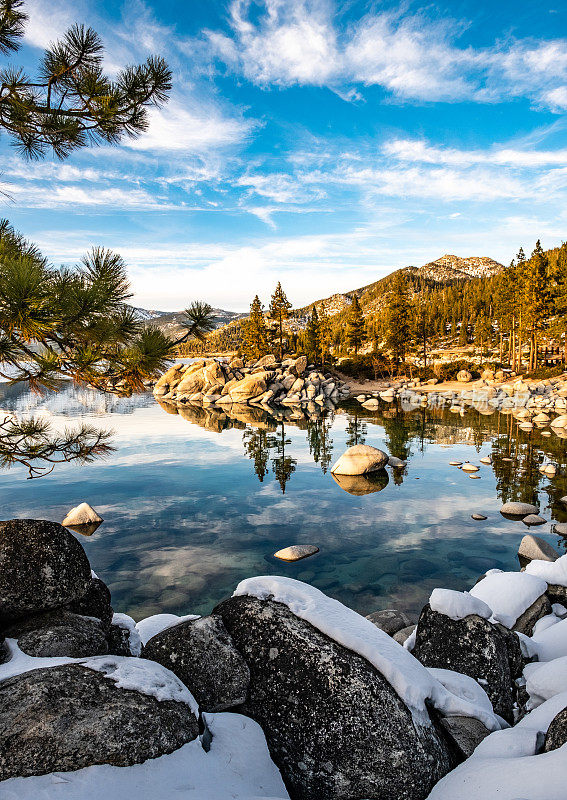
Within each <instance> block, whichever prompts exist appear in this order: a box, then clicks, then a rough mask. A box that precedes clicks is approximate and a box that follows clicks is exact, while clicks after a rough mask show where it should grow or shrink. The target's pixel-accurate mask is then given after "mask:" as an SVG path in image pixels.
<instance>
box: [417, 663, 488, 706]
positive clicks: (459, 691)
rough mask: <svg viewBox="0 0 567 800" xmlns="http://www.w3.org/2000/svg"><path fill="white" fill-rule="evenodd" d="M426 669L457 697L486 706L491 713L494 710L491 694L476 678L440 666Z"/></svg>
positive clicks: (476, 704)
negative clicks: (489, 694) (487, 692)
mask: <svg viewBox="0 0 567 800" xmlns="http://www.w3.org/2000/svg"><path fill="white" fill-rule="evenodd" d="M426 669H427V671H428V672H429V673H431V675H433V677H434V678H435V679H436V680H438V681H439V683H442V684H443V686H444V687H445V688H446V689H447V690H448V691H449V692H451V694H456V695H457V697H461V698H462V699H463V700H466V701H467V702H468V703H472V705H475V706H478V707H479V708H484V709H485V710H486V711H488V712H490V713H492V712H493V708H492V703H491V702H490V698H489V696H488V695H487V694H486V692H485V691H484V689H483V688H482V686H481V685H480V684H478V683H477V682H476V681H475V679H474V678H471V677H469V676H468V675H463V674H462V673H460V672H455V671H454V670H452V669H440V668H438V667H426Z"/></svg>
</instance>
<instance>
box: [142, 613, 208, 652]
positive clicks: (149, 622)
mask: <svg viewBox="0 0 567 800" xmlns="http://www.w3.org/2000/svg"><path fill="white" fill-rule="evenodd" d="M190 619H199V616H198V614H186V615H185V616H183V617H180V616H178V615H177V614H152V615H151V616H150V617H145V618H144V619H141V620H140V621H139V622H137V623H136V629H137V631H138V635H139V636H140V640H141V642H142V644H144V645H145V644H146V643H147V642H149V640H150V639H151V638H152V636H157V634H158V633H161V632H162V631H164V630H166V628H171V627H172V626H173V625H179V623H180V622H187V621H188V620H190Z"/></svg>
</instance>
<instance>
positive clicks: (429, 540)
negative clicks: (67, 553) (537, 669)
mask: <svg viewBox="0 0 567 800" xmlns="http://www.w3.org/2000/svg"><path fill="white" fill-rule="evenodd" d="M0 406H1V407H2V408H3V409H10V410H17V411H19V412H22V413H42V414H48V415H49V416H50V417H51V418H52V420H53V423H54V425H56V426H59V427H62V426H64V425H73V424H76V423H78V422H81V421H88V422H91V423H93V424H95V425H97V426H99V427H102V428H111V429H113V430H114V436H113V445H114V447H115V448H116V449H115V451H114V452H113V453H111V454H110V456H109V457H107V458H105V459H104V460H97V461H95V462H94V463H91V464H87V465H83V466H79V465H76V464H62V465H58V466H56V468H55V470H54V471H53V473H51V474H50V475H48V476H46V477H43V478H38V479H34V480H26V476H27V472H26V470H25V469H24V468H23V467H14V468H13V469H10V470H3V471H1V472H0V508H1V509H2V511H1V516H2V518H3V519H10V518H13V517H37V518H45V519H51V520H55V521H58V522H59V521H61V520H62V519H63V517H64V516H65V514H66V513H67V511H68V510H69V509H70V508H71V507H72V506H75V505H77V504H78V503H80V502H82V501H87V502H89V503H90V504H91V505H92V506H93V507H94V508H95V509H96V510H97V511H98V512H99V513H100V514H101V516H102V517H103V518H104V520H105V521H104V523H103V524H102V525H101V526H100V527H99V528H98V530H97V531H96V532H95V533H94V534H93V535H92V536H90V537H82V536H79V537H78V538H79V539H80V541H81V543H82V544H83V546H84V547H85V549H86V551H87V554H88V556H89V559H90V561H91V565H92V567H93V569H94V570H95V572H96V573H97V574H98V575H99V576H100V577H101V578H102V579H103V580H104V581H105V582H106V583H107V584H108V586H109V587H110V589H111V592H112V600H113V606H114V608H115V610H117V611H122V612H126V613H128V614H131V615H132V616H133V617H134V618H135V619H136V620H138V619H141V618H142V617H144V616H147V615H149V614H154V613H158V612H162V611H164V612H173V613H206V612H208V611H210V610H211V608H212V607H213V606H214V605H215V604H216V603H217V602H219V601H220V600H221V599H222V598H223V597H225V596H227V595H229V594H231V593H232V591H233V590H234V588H235V586H236V584H237V583H238V582H239V581H240V580H242V579H243V578H246V577H250V576H253V575H260V574H279V575H288V576H291V577H294V578H298V579H299V580H302V581H306V582H308V583H311V584H313V585H314V586H316V587H318V588H319V589H321V590H322V591H324V592H326V593H327V594H329V595H331V596H333V597H335V598H337V599H338V600H341V601H342V602H344V603H346V605H348V606H350V607H351V608H354V609H356V610H357V611H359V612H361V613H363V614H368V613H370V612H371V611H375V610H377V609H381V608H387V607H391V606H394V607H398V608H401V609H404V610H407V611H410V612H416V611H418V610H419V609H420V608H421V606H422V605H423V604H424V603H425V602H426V601H427V598H428V596H429V594H430V592H431V590H432V589H433V588H434V587H436V586H444V587H448V588H454V589H461V590H463V589H468V588H470V586H471V584H472V583H473V582H474V581H475V580H476V578H477V577H478V576H479V575H480V574H482V573H483V572H484V571H485V570H487V569H489V568H492V567H499V568H501V569H517V567H518V565H517V557H516V553H517V549H518V545H519V543H520V540H521V538H522V536H523V535H524V534H525V533H526V532H527V531H528V529H527V528H526V526H525V525H524V524H523V523H521V522H517V521H510V520H507V519H505V518H503V517H502V516H501V515H500V513H499V508H500V506H501V504H502V503H503V502H505V501H507V500H524V501H527V502H534V501H536V500H537V501H538V502H539V504H540V510H541V513H542V514H543V516H545V517H546V519H547V520H548V523H547V524H546V525H544V526H541V527H538V528H537V529H534V528H532V529H531V532H532V533H536V534H537V535H539V536H543V537H544V538H545V539H547V540H548V541H549V542H550V543H551V544H553V545H554V546H555V547H557V549H559V551H560V552H562V553H563V552H565V540H564V539H562V538H561V537H558V536H557V535H555V534H554V533H553V530H552V525H550V523H553V521H557V522H558V521H563V522H564V521H567V512H566V511H565V509H562V508H561V507H560V505H559V504H558V502H557V501H558V499H559V497H561V496H563V495H566V494H567V475H566V474H565V466H564V465H565V453H566V449H567V440H565V439H560V438H558V437H557V436H556V435H555V434H552V436H550V437H547V438H546V437H544V436H542V432H541V431H540V430H538V429H537V428H534V431H533V432H531V433H526V432H524V431H521V430H518V428H517V423H516V421H515V420H514V419H513V418H512V417H510V416H504V415H501V414H498V413H495V414H492V415H490V416H486V415H482V414H480V413H479V412H478V411H469V412H467V413H466V414H465V415H464V416H461V415H458V414H452V413H450V412H449V411H447V410H440V409H416V410H414V411H412V412H403V411H402V410H401V409H400V408H398V407H397V406H396V405H393V404H387V403H383V404H381V407H380V409H379V410H378V411H376V412H367V411H364V409H361V408H360V406H359V405H358V403H355V402H349V403H347V404H344V405H343V406H341V407H339V408H338V409H336V410H335V411H334V412H330V413H329V414H328V415H327V416H326V417H325V418H324V419H320V420H318V421H308V420H302V421H299V420H296V421H287V422H284V423H282V422H281V421H278V420H276V419H274V418H272V417H270V416H268V415H267V414H265V413H264V412H262V411H260V410H257V409H250V411H249V412H248V413H247V414H244V415H242V414H241V415H240V416H239V418H237V419H233V420H230V419H228V418H227V417H226V416H225V415H224V414H210V413H208V412H205V411H204V410H203V409H197V408H193V409H190V408H185V409H181V410H180V413H176V409H175V408H171V407H166V408H162V407H161V406H160V405H159V404H158V403H156V402H155V400H154V398H153V397H152V395H151V394H149V393H148V394H143V395H138V396H135V397H132V398H126V399H120V398H115V397H108V396H104V395H100V394H97V393H96V392H94V391H90V390H84V389H78V388H76V387H72V386H68V387H67V388H65V389H63V390H62V391H60V392H59V393H57V394H48V395H45V396H43V397H38V396H37V395H33V394H31V393H30V392H29V391H27V390H26V389H25V388H23V387H22V386H16V387H8V386H6V385H3V386H0ZM354 443H366V444H371V445H373V446H376V447H380V448H382V449H384V450H386V451H388V452H389V453H391V454H392V455H396V456H398V457H400V458H404V459H407V461H408V465H407V467H406V468H405V469H404V470H403V471H401V472H400V471H395V472H394V471H392V470H391V469H389V468H388V469H387V471H385V472H384V473H381V474H379V475H377V476H375V477H374V478H372V479H367V478H352V479H348V480H346V481H345V479H344V478H343V479H341V485H339V484H338V483H337V482H336V481H335V479H334V478H333V477H332V475H331V473H330V467H331V466H332V464H333V463H334V461H335V460H336V459H337V458H338V457H339V455H341V453H343V452H344V450H345V449H346V448H347V447H348V446H349V445H351V444H354ZM487 455H491V456H492V459H493V463H492V465H488V466H485V465H480V466H481V470H480V472H479V473H478V475H480V476H481V479H480V480H472V479H471V478H470V477H469V476H468V475H467V474H466V473H464V472H462V471H461V470H459V469H458V468H456V467H451V466H449V462H450V461H451V460H460V461H465V460H469V461H471V462H473V463H475V464H478V463H479V458H480V457H482V456H487ZM549 460H551V461H553V462H554V463H555V464H556V465H558V473H557V475H556V476H555V478H553V479H549V478H548V477H544V476H542V475H541V474H540V472H539V471H538V468H539V466H541V464H542V463H545V462H547V461H549ZM473 512H481V513H483V514H486V516H487V517H488V519H487V520H486V521H482V522H477V521H474V520H472V519H471V514H472V513H473ZM299 543H306V544H307V543H308V544H315V545H317V546H318V547H319V548H320V552H319V553H318V554H316V555H315V556H312V557H309V558H307V559H305V560H302V561H299V562H295V563H285V562H281V561H279V560H277V559H275V558H274V557H273V553H274V552H276V551H277V550H279V549H280V548H282V547H285V546H287V545H290V544H299Z"/></svg>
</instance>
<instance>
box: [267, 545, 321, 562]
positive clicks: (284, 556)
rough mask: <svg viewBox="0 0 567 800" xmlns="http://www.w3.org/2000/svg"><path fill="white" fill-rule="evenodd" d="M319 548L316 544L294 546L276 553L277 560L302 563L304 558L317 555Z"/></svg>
mask: <svg viewBox="0 0 567 800" xmlns="http://www.w3.org/2000/svg"><path fill="white" fill-rule="evenodd" d="M318 552H319V548H318V547H317V546H316V545H314V544H292V545H290V546H289V547H284V548H283V549H282V550H278V551H277V553H274V557H275V558H279V559H280V560H281V561H300V560H301V559H302V558H307V557H308V556H312V555H315V553H318Z"/></svg>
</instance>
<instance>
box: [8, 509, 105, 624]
mask: <svg viewBox="0 0 567 800" xmlns="http://www.w3.org/2000/svg"><path fill="white" fill-rule="evenodd" d="M90 580H91V568H90V566H89V561H88V558H87V556H86V554H85V551H84V550H83V548H82V547H81V545H80V544H79V542H78V541H77V540H76V539H75V537H74V536H73V534H71V533H69V531H67V530H66V529H65V528H64V527H62V526H61V525H58V524H57V523H56V522H47V521H46V520H41V519H40V520H35V519H13V520H10V521H9V522H2V523H0V624H4V625H6V624H10V623H11V622H12V621H13V620H16V619H19V618H21V617H25V616H27V615H28V614H35V613H38V612H40V611H46V610H48V609H51V608H56V607H57V606H62V605H65V604H67V603H71V602H73V601H74V600H76V599H78V598H79V597H82V596H83V595H84V594H85V592H86V591H87V589H88V587H89V583H90Z"/></svg>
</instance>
